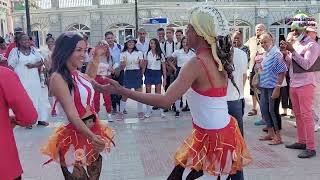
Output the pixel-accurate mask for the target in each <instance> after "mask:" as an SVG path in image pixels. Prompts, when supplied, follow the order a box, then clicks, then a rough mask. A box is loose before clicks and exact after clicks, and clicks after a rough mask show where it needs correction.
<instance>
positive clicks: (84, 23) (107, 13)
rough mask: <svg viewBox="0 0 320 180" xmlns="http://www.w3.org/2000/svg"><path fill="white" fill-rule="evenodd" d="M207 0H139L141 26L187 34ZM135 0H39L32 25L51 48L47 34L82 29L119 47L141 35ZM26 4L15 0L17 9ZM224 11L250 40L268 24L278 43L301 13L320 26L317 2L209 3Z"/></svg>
mask: <svg viewBox="0 0 320 180" xmlns="http://www.w3.org/2000/svg"><path fill="white" fill-rule="evenodd" d="M203 1H205V0H180V1H179V0H177V1H174V2H172V1H169V0H158V1H157V2H154V1H152V0H138V3H137V18H138V26H139V27H144V28H145V29H146V30H147V31H148V32H149V37H155V36H156V29H157V28H159V27H173V28H174V29H182V30H184V31H185V29H186V26H187V24H188V12H189V10H190V9H191V8H192V7H194V6H196V5H200V4H201V3H204V2H203ZM134 2H135V0H37V1H34V2H33V3H35V7H34V8H32V9H31V27H32V31H33V33H34V34H35V35H36V36H38V37H39V44H40V45H44V44H45V42H44V41H45V37H46V34H47V33H49V32H50V33H52V34H54V35H55V36H58V35H59V34H60V33H62V32H65V31H77V32H80V33H85V34H87V35H89V37H90V39H89V40H90V44H92V45H94V44H96V43H97V42H98V41H99V40H101V39H102V38H103V37H104V33H105V32H106V31H113V32H114V33H115V34H116V36H117V40H118V42H119V43H123V42H124V38H125V37H126V36H127V35H135V30H136V15H135V14H136V13H135V3H134ZM18 3H21V2H20V1H19V0H17V1H14V2H13V4H14V6H17V5H18ZM207 3H208V4H214V5H215V6H216V7H217V8H218V9H220V10H221V11H223V12H224V14H225V16H226V17H227V19H228V20H229V23H230V25H231V27H233V28H234V29H240V30H242V31H243V32H244V40H247V39H248V38H249V37H250V36H252V35H254V27H255V25H256V24H258V23H264V24H265V25H266V26H267V27H268V29H269V31H271V32H272V33H273V34H274V35H275V37H276V41H277V43H278V42H279V41H280V40H281V39H283V38H285V37H286V35H287V33H288V32H289V31H290V24H288V23H287V22H286V18H290V17H292V16H293V15H294V13H295V12H296V11H297V10H302V11H305V12H308V13H310V14H311V15H312V16H313V17H314V18H315V20H316V21H317V22H318V24H320V23H319V16H320V13H319V11H320V3H319V2H318V1H317V0H303V1H302V0H251V1H248V0H207ZM148 18H166V19H167V23H163V24H150V23H146V19H148ZM13 24H14V27H17V26H19V27H23V28H24V29H26V22H25V12H24V10H23V9H17V8H15V7H14V13H13Z"/></svg>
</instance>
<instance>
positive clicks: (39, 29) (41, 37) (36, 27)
mask: <svg viewBox="0 0 320 180" xmlns="http://www.w3.org/2000/svg"><path fill="white" fill-rule="evenodd" d="M31 30H32V32H31V36H32V39H33V41H34V42H35V44H36V46H37V47H42V46H45V45H46V37H47V32H48V30H47V27H46V26H45V25H44V24H41V23H35V24H32V25H31Z"/></svg>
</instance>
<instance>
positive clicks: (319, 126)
mask: <svg viewBox="0 0 320 180" xmlns="http://www.w3.org/2000/svg"><path fill="white" fill-rule="evenodd" d="M319 129H320V125H319V124H315V126H314V132H317V131H318V130H319Z"/></svg>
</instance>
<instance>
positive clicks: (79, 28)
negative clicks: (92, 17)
mask: <svg viewBox="0 0 320 180" xmlns="http://www.w3.org/2000/svg"><path fill="white" fill-rule="evenodd" d="M66 30H67V31H74V32H78V33H81V34H86V35H87V36H88V37H90V28H89V27H88V26H86V25H84V24H72V25H71V26H69V27H68V28H67V29H66Z"/></svg>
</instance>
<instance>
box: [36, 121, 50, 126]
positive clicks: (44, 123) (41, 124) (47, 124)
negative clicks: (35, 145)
mask: <svg viewBox="0 0 320 180" xmlns="http://www.w3.org/2000/svg"><path fill="white" fill-rule="evenodd" d="M38 126H49V123H48V122H46V121H38Z"/></svg>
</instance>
